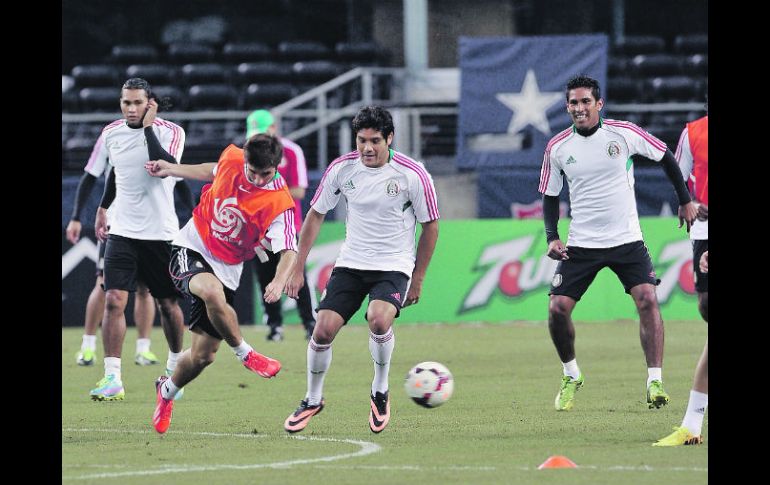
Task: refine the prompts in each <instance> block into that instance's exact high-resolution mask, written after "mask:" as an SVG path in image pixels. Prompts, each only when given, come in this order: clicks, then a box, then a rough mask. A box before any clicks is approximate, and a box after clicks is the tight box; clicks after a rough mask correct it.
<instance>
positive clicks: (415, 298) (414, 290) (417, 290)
mask: <svg viewBox="0 0 770 485" xmlns="http://www.w3.org/2000/svg"><path fill="white" fill-rule="evenodd" d="M421 293H422V283H421V282H417V281H415V280H414V279H412V283H411V284H410V285H409V291H407V292H406V300H404V307H408V306H409V305H416V304H418V303H420V294H421Z"/></svg>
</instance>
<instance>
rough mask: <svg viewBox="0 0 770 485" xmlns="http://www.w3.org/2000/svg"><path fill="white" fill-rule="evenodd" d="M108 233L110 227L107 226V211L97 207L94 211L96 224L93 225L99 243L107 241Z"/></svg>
mask: <svg viewBox="0 0 770 485" xmlns="http://www.w3.org/2000/svg"><path fill="white" fill-rule="evenodd" d="M109 231H110V226H109V225H108V224H107V209H104V208H102V207H99V208H98V209H96V222H95V223H94V232H95V233H96V237H97V239H99V240H100V241H101V242H106V241H107V234H108V233H109Z"/></svg>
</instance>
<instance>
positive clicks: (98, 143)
mask: <svg viewBox="0 0 770 485" xmlns="http://www.w3.org/2000/svg"><path fill="white" fill-rule="evenodd" d="M123 121H125V120H123V119H122V118H121V119H119V120H115V121H113V122H112V123H110V124H109V125H107V126H105V127H104V128H102V132H101V134H100V135H99V138H97V139H96V143H95V144H94V148H93V149H92V150H91V156H89V157H88V162H87V163H86V168H84V169H83V170H84V171H86V172H88V169H89V168H91V167H92V166H93V164H94V162H96V155H97V154H98V153H99V149H100V148H101V146H102V144H103V143H104V133H105V132H106V131H108V130H111V129H113V128H117V127H118V126H120V125H121V124H123Z"/></svg>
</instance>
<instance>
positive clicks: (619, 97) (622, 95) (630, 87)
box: [605, 77, 643, 103]
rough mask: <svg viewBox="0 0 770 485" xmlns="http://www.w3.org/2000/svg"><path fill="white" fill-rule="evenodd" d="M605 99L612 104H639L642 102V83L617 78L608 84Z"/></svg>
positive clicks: (631, 79)
mask: <svg viewBox="0 0 770 485" xmlns="http://www.w3.org/2000/svg"><path fill="white" fill-rule="evenodd" d="M605 98H606V99H607V101H608V102H610V103H638V102H640V101H641V100H642V98H643V95H642V82H641V81H639V80H638V79H634V78H631V77H616V78H612V79H610V80H609V81H608V82H607V89H606V94H605Z"/></svg>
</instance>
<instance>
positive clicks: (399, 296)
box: [316, 268, 409, 323]
mask: <svg viewBox="0 0 770 485" xmlns="http://www.w3.org/2000/svg"><path fill="white" fill-rule="evenodd" d="M408 284H409V277H408V276H407V275H405V274H404V273H402V272H400V271H369V270H362V269H351V268H334V269H333V270H332V274H331V276H330V277H329V282H328V283H327V285H326V289H325V290H324V294H323V295H322V296H321V303H320V304H319V305H318V308H317V309H316V311H320V310H334V311H335V312H337V313H339V314H340V315H341V316H342V318H343V319H344V320H345V323H348V320H350V317H352V316H353V314H354V313H356V312H357V311H358V309H359V308H361V303H363V301H364V298H365V297H366V295H367V294H368V295H369V301H370V302H371V301H372V300H383V301H387V302H388V303H391V304H392V305H393V306H394V307H396V318H398V316H399V315H400V314H401V307H402V306H403V302H404V299H405V298H406V287H407V285H408Z"/></svg>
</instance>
